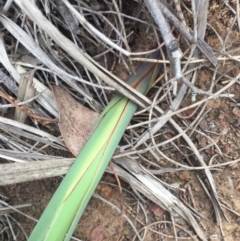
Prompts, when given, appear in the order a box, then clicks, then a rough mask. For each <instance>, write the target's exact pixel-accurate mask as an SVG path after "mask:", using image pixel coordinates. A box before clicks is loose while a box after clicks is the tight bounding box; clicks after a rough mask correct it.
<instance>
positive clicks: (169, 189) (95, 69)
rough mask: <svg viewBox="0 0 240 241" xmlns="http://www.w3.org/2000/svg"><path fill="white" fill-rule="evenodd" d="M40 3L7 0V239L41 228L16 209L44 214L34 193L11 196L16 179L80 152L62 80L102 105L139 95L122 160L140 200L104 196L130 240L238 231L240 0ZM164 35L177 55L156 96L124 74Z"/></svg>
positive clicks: (3, 212)
mask: <svg viewBox="0 0 240 241" xmlns="http://www.w3.org/2000/svg"><path fill="white" fill-rule="evenodd" d="M35 2H36V5H34V4H33V3H31V1H29V0H25V1H22V0H15V1H10V0H8V1H6V2H4V1H0V7H1V9H2V12H1V14H0V22H1V31H2V34H1V38H0V49H1V54H0V61H1V69H0V76H1V79H0V81H1V86H0V101H1V104H0V110H1V117H0V158H1V159H0V163H1V164H0V185H1V186H2V187H3V189H0V191H1V193H0V205H1V206H0V238H1V240H26V239H27V237H28V235H29V231H31V230H28V231H27V232H25V231H24V228H23V227H22V226H21V222H20V223H19V222H18V221H17V220H16V218H14V216H13V214H12V213H13V212H14V213H16V212H17V213H20V214H21V215H25V217H26V218H27V219H29V220H32V221H33V222H34V221H36V219H35V218H33V217H30V216H29V215H28V211H27V207H29V203H28V202H26V203H17V204H13V205H10V204H11V198H10V200H8V198H7V197H6V194H4V192H6V190H8V191H9V187H11V186H9V185H14V184H16V183H22V182H27V181H28V182H29V181H32V180H41V179H44V178H47V177H53V176H59V175H63V174H65V173H66V172H67V170H68V169H69V166H70V165H71V164H72V162H73V161H74V159H73V158H71V154H69V151H68V149H67V147H66V146H65V143H64V141H63V139H62V137H61V134H60V132H59V128H58V125H57V122H58V117H59V114H58V111H57V107H56V103H55V102H54V98H53V94H52V90H51V85H53V84H56V85H59V86H61V87H62V88H64V89H65V90H67V91H68V92H69V93H70V94H71V95H72V96H73V97H74V98H75V99H76V100H77V101H78V102H79V103H81V104H83V105H85V106H86V107H88V108H91V109H92V110H94V111H96V112H99V113H100V112H102V110H103V109H104V108H105V107H106V105H107V104H108V102H109V100H110V99H111V97H112V96H113V94H114V93H115V91H116V90H117V91H119V92H121V93H122V94H124V95H125V96H127V97H128V98H130V99H131V100H132V101H134V102H136V103H137V104H138V105H139V110H138V112H137V113H136V114H135V116H134V118H133V119H132V121H131V123H130V124H129V126H128V128H127V130H126V133H125V135H124V136H123V139H122V141H121V143H120V145H119V148H118V150H116V152H115V155H114V156H113V161H112V165H113V169H114V170H115V171H116V173H117V174H118V175H119V176H120V178H121V179H122V180H124V181H126V182H127V183H129V184H130V186H131V188H132V189H131V191H129V189H128V188H127V187H126V188H124V189H123V193H124V194H123V195H126V197H128V195H130V196H131V198H132V199H133V200H135V201H134V204H135V205H132V206H131V205H130V204H129V202H128V201H127V200H128V199H126V200H125V205H126V206H127V208H126V207H125V208H126V209H127V210H130V209H131V210H134V211H132V212H131V213H129V214H127V211H126V210H125V209H124V210H125V212H124V213H123V210H121V208H119V207H118V205H119V204H117V203H114V201H109V200H107V198H105V199H104V197H103V196H104V195H103V196H101V195H98V194H96V195H95V197H97V199H98V201H99V200H101V201H103V202H105V203H106V204H107V205H109V206H111V207H113V208H114V209H115V211H116V212H117V213H122V215H123V219H124V220H125V219H126V220H127V222H128V223H129V226H128V231H127V234H126V235H128V236H129V239H131V240H137V239H138V240H153V238H154V240H157V239H158V240H197V238H199V239H201V240H207V239H209V240H222V239H223V240H236V238H237V237H239V236H240V231H239V228H238V225H237V220H238V217H239V213H238V212H239V211H240V207H239V205H238V204H237V203H238V200H239V198H240V196H239V194H238V189H239V184H238V182H239V180H240V179H239V178H240V176H239V174H238V168H239V167H238V162H239V160H240V156H239V155H240V152H239V144H240V141H239V140H238V139H239V133H238V126H239V120H238V119H239V117H240V110H239V103H238V99H239V98H240V94H239V75H240V74H239V56H240V55H239V29H240V27H239V22H240V21H239V3H238V1H237V0H236V1H229V2H227V1H218V2H216V1H207V0H206V1H198V0H192V1H188V0H184V1H179V2H178V1H170V2H169V3H167V2H166V1H165V0H161V1H158V4H157V1H147V0H146V1H140V0H139V1H130V2H129V1H123V0H122V1H115V0H112V1H108V0H106V1H105V0H103V1H77V0H76V1H67V0H62V1H57V0H55V1H48V0H46V1H40V0H39V1H35ZM152 3H156V4H157V5H156V6H154V5H152ZM179 3H180V5H179ZM155 11H156V12H155ZM158 11H160V12H158ZM160 13H161V14H160ZM159 21H160V23H159ZM173 29H174V33H176V34H175V35H176V36H174V34H172V30H173ZM162 42H164V43H165V46H166V48H167V54H165V55H164V56H165V57H164V58H163V59H162V60H152V61H158V62H160V63H162V66H163V67H162V74H161V75H160V76H159V78H158V79H157V80H156V82H155V84H154V87H153V88H152V90H151V91H150V94H149V95H148V96H147V97H145V96H143V95H141V94H139V93H138V92H137V91H135V90H134V89H132V88H130V87H129V86H128V85H126V84H125V82H124V80H125V79H126V77H127V76H128V75H129V74H130V73H132V72H134V68H135V67H136V66H137V65H138V64H139V62H140V61H147V60H146V59H145V56H146V55H147V54H149V53H151V52H152V51H154V50H156V49H158V48H159V49H160V48H161V47H162V45H163V44H162ZM136 160H137V162H136ZM139 163H140V164H141V165H139ZM107 171H108V172H111V170H110V169H109V170H107ZM223 174H224V175H223ZM107 185H109V186H110V187H111V186H112V185H113V184H112V183H109V182H107ZM10 190H11V188H10ZM10 193H11V192H10ZM134 193H136V194H134ZM22 195H24V193H22ZM115 201H116V200H115ZM150 201H151V202H153V203H155V204H154V205H156V204H157V206H154V208H152V207H153V206H149V205H148V204H147V203H149V202H150ZM15 202H16V201H15ZM32 205H33V204H32ZM120 206H121V205H120ZM130 207H131V208H130ZM160 207H161V208H160ZM22 208H24V209H22ZM148 209H150V210H151V212H152V213H153V214H154V217H152V216H151V215H150V214H149V212H148ZM162 209H164V210H167V211H168V215H167V216H166V215H165V216H162V213H163V212H162V211H159V210H162ZM21 210H23V211H21ZM156 210H157V211H158V212H160V213H161V215H157V214H156V213H157V211H156ZM212 210H213V213H212V214H211V211H212ZM39 215H40V213H39ZM151 217H152V218H151ZM156 217H158V218H157V220H155V219H156ZM205 219H208V221H206V220H205ZM134 220H135V221H136V220H137V222H134ZM184 220H185V221H184ZM209 220H210V221H209ZM225 220H230V221H231V222H232V223H233V224H232V225H231V228H232V229H231V228H229V226H228V225H227V224H226V221H225ZM154 221H157V222H154ZM235 224H236V225H235ZM120 226H121V225H120ZM83 227H84V225H83ZM129 227H130V228H129ZM91 228H92V227H90V229H91ZM85 229H86V227H85ZM129 230H130V231H129ZM109 232H110V231H108V235H110V234H109ZM119 232H120V233H121V231H119V230H118V232H115V233H114V234H112V236H111V235H110V236H111V238H109V240H111V239H114V238H113V237H115V238H116V237H117V236H118V233H119ZM122 232H123V234H122V237H125V236H124V235H125V234H124V230H122ZM83 233H84V232H83V231H82V233H81V232H80V234H81V235H83V236H84V235H85V236H84V237H83V238H84V239H89V240H94V235H93V232H91V233H90V234H89V233H85V234H83ZM77 236H78V235H77ZM79 238H82V237H81V236H79ZM104 238H108V237H107V234H104V235H103V239H104ZM74 239H75V240H79V239H77V238H74ZM125 239H126V240H127V238H126V237H125ZM125 239H124V238H123V240H125ZM114 240H115V239H114Z"/></svg>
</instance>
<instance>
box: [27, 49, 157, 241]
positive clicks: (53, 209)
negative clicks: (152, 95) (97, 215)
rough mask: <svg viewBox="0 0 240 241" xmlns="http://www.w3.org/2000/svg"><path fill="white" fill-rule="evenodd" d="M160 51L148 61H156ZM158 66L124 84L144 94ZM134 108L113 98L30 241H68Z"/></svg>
mask: <svg viewBox="0 0 240 241" xmlns="http://www.w3.org/2000/svg"><path fill="white" fill-rule="evenodd" d="M159 56H160V53H159V51H157V52H154V53H153V54H151V55H150V58H155V59H156V58H159ZM159 67H160V66H159V64H156V63H142V64H141V65H140V66H139V67H138V68H137V70H136V74H135V75H131V76H130V77H129V79H128V81H127V83H129V84H130V85H131V86H132V87H134V88H135V89H136V90H138V91H139V92H141V93H142V94H146V92H147V91H148V90H149V89H150V88H151V86H152V84H153V81H154V80H155V78H156V76H157V74H158V72H159ZM136 109H137V105H136V104H135V103H133V102H132V101H130V100H129V99H127V98H126V97H124V96H122V95H121V94H116V96H115V97H114V98H113V99H112V100H111V102H110V103H109V105H108V106H107V108H106V110H104V112H103V113H102V115H101V121H100V123H99V125H98V126H97V128H96V129H95V131H94V133H93V135H92V136H91V138H90V139H89V141H88V142H87V144H86V145H85V147H84V148H83V150H82V151H81V153H80V154H79V156H78V157H77V159H76V161H75V163H74V164H73V165H72V167H71V169H70V170H69V172H68V173H67V175H66V176H65V178H64V179H63V181H62V183H61V185H60V186H59V188H58V189H57V191H56V193H55V194H54V196H53V197H52V199H51V201H50V203H49V204H48V206H47V208H46V209H45V211H44V213H43V215H42V217H41V218H40V220H39V222H38V224H37V226H36V227H35V229H34V230H33V232H32V234H31V236H30V238H29V241H43V240H45V241H61V240H66V241H67V240H70V238H71V236H72V233H73V231H74V229H75V227H76V225H77V223H78V221H79V219H80V217H81V215H82V213H83V211H84V209H85V207H86V206H87V204H88V201H89V200H90V198H91V196H92V194H93V192H94V190H95V188H96V186H97V185H98V183H99V181H100V179H101V177H102V175H103V173H104V171H105V169H106V167H107V165H108V163H109V161H110V159H111V157H112V155H113V153H114V151H115V149H116V147H117V145H118V143H119V141H120V139H121V137H122V135H123V133H124V131H125V129H126V128H127V126H128V124H129V122H130V120H131V118H132V116H133V114H134V112H135V111H136Z"/></svg>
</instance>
